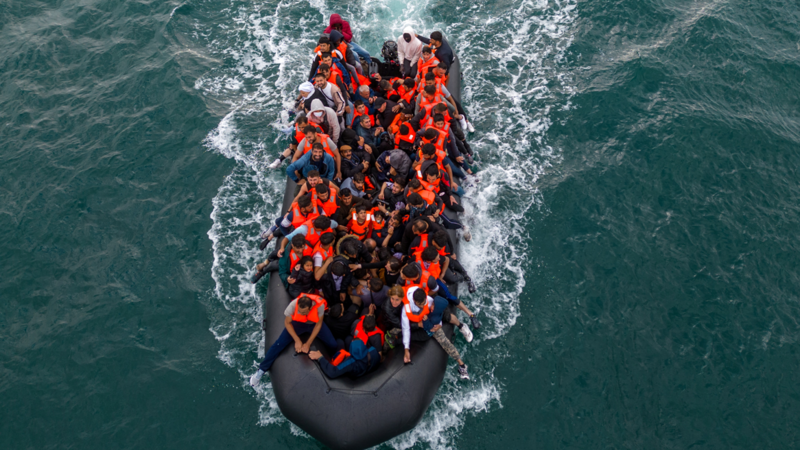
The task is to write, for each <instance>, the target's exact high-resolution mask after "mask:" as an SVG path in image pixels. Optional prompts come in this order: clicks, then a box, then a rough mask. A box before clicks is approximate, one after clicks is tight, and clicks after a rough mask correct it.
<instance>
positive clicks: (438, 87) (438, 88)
mask: <svg viewBox="0 0 800 450" xmlns="http://www.w3.org/2000/svg"><path fill="white" fill-rule="evenodd" d="M427 86H428V85H427V84H425V83H420V84H419V93H420V94H422V91H424V90H425V88H426V87H427ZM434 87H435V88H436V93H435V94H433V95H434V96H435V97H441V98H442V99H444V98H445V97H444V93H443V92H442V85H441V84H439V82H436V84H434ZM442 101H444V100H442Z"/></svg>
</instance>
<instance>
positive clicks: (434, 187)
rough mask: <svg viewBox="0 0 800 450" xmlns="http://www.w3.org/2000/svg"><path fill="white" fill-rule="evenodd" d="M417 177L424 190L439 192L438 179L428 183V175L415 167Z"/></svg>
mask: <svg viewBox="0 0 800 450" xmlns="http://www.w3.org/2000/svg"><path fill="white" fill-rule="evenodd" d="M417 179H418V180H419V183H420V184H421V185H422V187H423V188H424V189H425V190H426V191H431V192H435V193H437V194H438V193H439V190H440V189H439V181H438V180H437V181H435V182H433V183H429V182H428V177H427V176H426V175H425V174H423V173H422V171H421V170H419V169H417Z"/></svg>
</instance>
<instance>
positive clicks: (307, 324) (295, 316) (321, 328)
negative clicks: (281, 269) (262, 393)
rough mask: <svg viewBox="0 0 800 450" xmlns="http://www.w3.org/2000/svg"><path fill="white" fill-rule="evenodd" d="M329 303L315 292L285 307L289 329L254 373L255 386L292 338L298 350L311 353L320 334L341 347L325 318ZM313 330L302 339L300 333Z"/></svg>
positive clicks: (330, 346)
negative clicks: (306, 337) (312, 346)
mask: <svg viewBox="0 0 800 450" xmlns="http://www.w3.org/2000/svg"><path fill="white" fill-rule="evenodd" d="M326 306H327V303H326V302H325V299H324V298H322V297H320V296H318V295H312V294H303V295H302V296H300V297H298V298H296V299H294V300H292V301H291V302H289V305H288V306H287V307H286V309H285V310H284V311H283V315H284V317H285V319H284V321H283V323H284V326H285V329H284V330H283V332H281V334H280V336H278V339H277V340H276V341H275V342H274V343H273V344H272V345H271V346H270V347H269V350H267V354H266V355H265V356H264V360H263V361H261V364H259V366H258V372H256V373H255V374H253V376H252V377H250V385H251V386H253V387H255V386H257V385H258V383H259V382H260V381H261V377H263V376H264V374H265V373H266V372H267V371H268V370H269V369H270V367H272V363H274V362H275V360H276V359H277V358H278V356H279V355H280V354H281V352H282V351H283V350H284V349H285V348H286V347H288V346H289V345H290V344H291V343H292V342H294V350H295V351H296V352H297V353H308V352H309V351H310V349H311V344H312V343H313V342H314V339H316V338H317V337H319V338H320V339H321V340H322V343H323V344H325V346H326V347H328V349H329V350H334V349H336V348H337V347H338V344H337V343H336V339H334V338H333V334H332V333H331V330H329V329H328V326H327V325H325V323H324V321H323V316H324V314H325V308H326ZM309 333H310V336H309V337H308V339H307V340H306V341H303V340H302V339H300V335H302V334H309Z"/></svg>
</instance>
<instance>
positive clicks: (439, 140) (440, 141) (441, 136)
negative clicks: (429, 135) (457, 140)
mask: <svg viewBox="0 0 800 450" xmlns="http://www.w3.org/2000/svg"><path fill="white" fill-rule="evenodd" d="M431 129H433V130H436V133H437V134H438V137H436V138H434V139H431V140H428V139H425V138H424V137H423V138H422V144H423V145H425V144H433V146H434V147H436V151H437V152H442V155H446V154H445V152H444V143H445V142H446V141H447V137H448V136H449V134H448V133H445V132H444V131H442V130H440V129H438V128H433V127H431ZM426 130H427V128H426ZM423 136H424V135H423ZM421 157H422V149H420V158H421ZM442 159H444V156H443V157H442Z"/></svg>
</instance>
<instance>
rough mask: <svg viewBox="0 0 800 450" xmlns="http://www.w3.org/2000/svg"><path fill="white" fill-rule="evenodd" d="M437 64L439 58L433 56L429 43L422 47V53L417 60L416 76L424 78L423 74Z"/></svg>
mask: <svg viewBox="0 0 800 450" xmlns="http://www.w3.org/2000/svg"><path fill="white" fill-rule="evenodd" d="M438 65H439V59H438V58H437V57H435V56H433V49H431V47H430V46H429V45H426V46H423V47H422V55H421V58H420V60H419V61H418V62H417V69H418V72H419V73H418V74H417V75H418V77H419V78H421V79H424V77H425V74H427V73H428V71H430V70H432V69H433V68H434V67H436V66H438Z"/></svg>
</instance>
